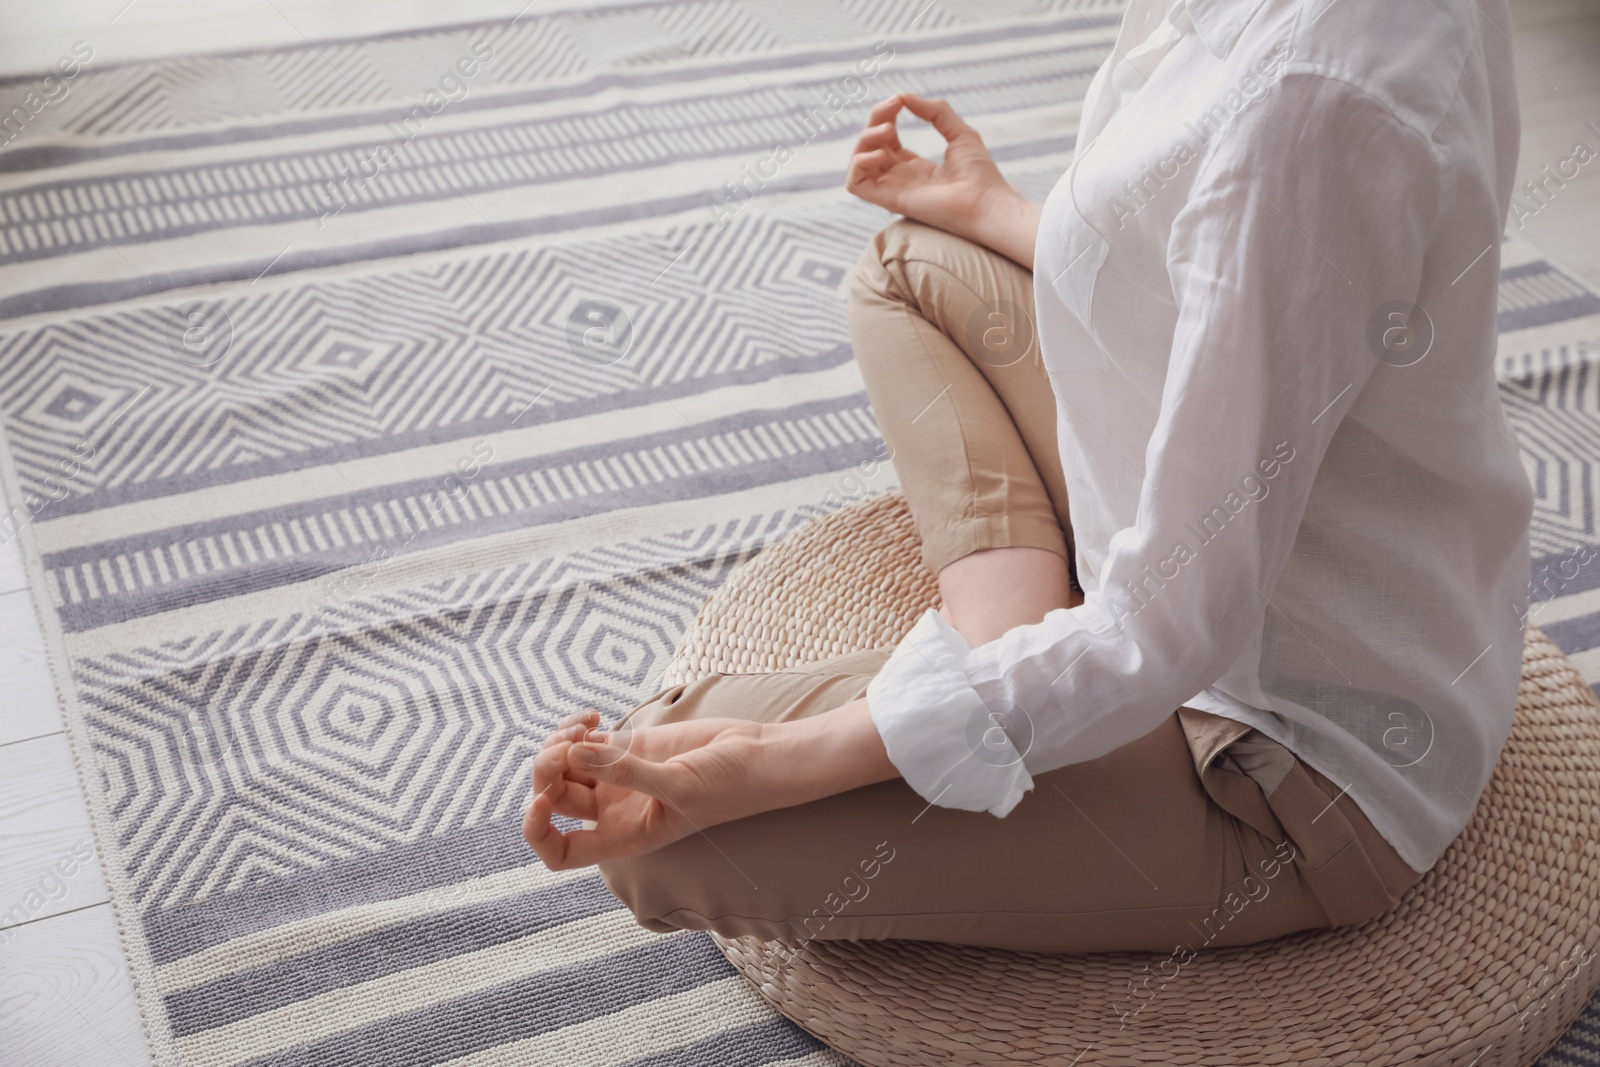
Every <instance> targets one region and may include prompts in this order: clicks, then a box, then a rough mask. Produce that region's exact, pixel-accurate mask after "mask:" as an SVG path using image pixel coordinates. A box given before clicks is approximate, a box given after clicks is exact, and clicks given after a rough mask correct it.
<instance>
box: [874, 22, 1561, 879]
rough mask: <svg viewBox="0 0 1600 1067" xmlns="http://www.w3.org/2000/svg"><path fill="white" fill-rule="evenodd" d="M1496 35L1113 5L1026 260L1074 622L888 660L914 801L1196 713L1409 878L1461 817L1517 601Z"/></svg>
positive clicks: (896, 746) (1510, 118)
mask: <svg viewBox="0 0 1600 1067" xmlns="http://www.w3.org/2000/svg"><path fill="white" fill-rule="evenodd" d="M1509 30H1510V20H1509V17H1508V13H1507V10H1506V6H1505V3H1504V0H1172V2H1170V3H1169V2H1166V0H1133V3H1132V5H1131V6H1130V7H1129V8H1128V10H1127V12H1126V14H1125V15H1124V18H1123V22H1122V25H1121V28H1120V30H1119V33H1118V37H1117V44H1116V47H1115V49H1114V50H1113V52H1112V54H1111V56H1110V57H1109V58H1108V59H1107V60H1106V62H1105V64H1104V65H1102V66H1101V68H1100V69H1099V71H1098V72H1097V73H1096V75H1095V77H1094V79H1093V81H1092V83H1091V84H1090V87H1089V90H1088V93H1087V96H1086V98H1085V101H1084V108H1083V122H1082V125H1081V129H1080V132H1079V145H1080V147H1079V150H1078V152H1077V154H1076V156H1075V158H1074V160H1073V163H1072V166H1071V167H1070V168H1069V169H1068V171H1067V173H1066V174H1065V175H1064V176H1063V177H1062V178H1061V180H1060V181H1059V183H1058V184H1057V185H1056V187H1055V188H1054V190H1053V191H1052V192H1051V194H1050V196H1049V199H1048V200H1047V201H1046V203H1045V205H1044V208H1043V218H1042V221H1041V225H1040V228H1039V236H1038V243H1037V246H1036V260H1035V264H1034V291H1035V299H1036V310H1037V315H1038V319H1039V321H1038V324H1037V327H1038V328H1037V331H1036V336H1038V338H1039V341H1040V345H1041V352H1042V357H1043V360H1044V364H1045V367H1046V369H1047V370H1048V373H1049V377H1050V381H1051V385H1052V387H1053V388H1054V390H1055V393H1056V401H1057V402H1056V407H1057V419H1058V422H1057V433H1058V441H1059V444H1060V448H1061V456H1062V463H1063V467H1064V469H1065V473H1066V482H1067V491H1068V500H1069V502H1070V509H1071V519H1072V524H1073V530H1074V534H1075V539H1076V544H1075V548H1076V553H1077V566H1078V574H1079V577H1080V580H1081V582H1082V585H1083V588H1084V591H1085V601H1084V603H1083V604H1082V605H1080V606H1078V607H1075V608H1071V609H1066V608H1063V609H1058V610H1055V611H1052V612H1050V613H1049V614H1048V615H1046V616H1045V618H1044V619H1043V620H1042V621H1041V622H1039V623H1037V624H1034V625H1028V626H1020V627H1016V628H1014V629H1012V630H1010V631H1009V632H1007V633H1006V634H1004V635H1003V636H1002V637H1000V638H998V639H996V640H994V641H991V642H989V643H987V644H984V645H981V646H979V647H976V648H973V647H969V646H968V645H967V643H966V642H965V641H964V640H963V639H962V637H961V635H960V634H959V633H957V632H956V631H955V630H954V629H953V628H952V627H951V626H949V625H948V624H947V623H945V622H944V620H943V619H942V618H941V617H940V616H939V615H938V614H937V613H936V612H934V611H931V610H930V611H928V612H927V613H926V614H925V615H923V616H922V618H921V619H919V620H918V622H917V624H916V626H915V627H914V628H913V629H912V630H911V632H910V633H909V634H907V635H906V637H905V638H904V639H903V640H902V641H901V642H900V643H899V645H898V646H897V647H896V648H895V650H894V653H893V655H892V656H891V657H890V659H889V661H888V662H887V664H886V665H885V666H884V668H883V669H882V671H880V673H879V674H878V675H877V676H876V677H875V678H874V679H873V680H872V682H871V684H870V685H869V687H868V690H867V702H868V706H869V708H870V711H871V714H872V719H873V722H874V723H875V724H876V725H877V727H878V730H879V732H880V734H881V735H882V737H883V740H884V744H885V746H886V748H887V750H888V754H889V758H890V759H891V760H892V761H893V762H894V764H895V766H896V767H897V768H898V769H899V771H900V773H901V774H902V775H903V776H904V777H905V779H906V781H907V782H908V783H909V784H910V785H911V787H912V788H913V789H915V790H916V791H917V792H918V793H919V794H921V795H922V796H923V798H924V799H926V800H927V801H928V802H929V803H930V804H939V805H943V806H946V807H954V808H963V809H967V810H973V811H989V812H991V813H992V814H994V815H997V816H1004V815H1005V814H1006V813H1008V812H1009V811H1010V810H1011V809H1012V807H1013V806H1015V805H1016V803H1017V802H1018V801H1019V800H1020V799H1021V797H1022V795H1023V794H1024V793H1025V792H1026V791H1027V790H1029V789H1031V788H1033V778H1032V776H1033V775H1036V774H1040V773H1042V772H1044V771H1048V770H1053V769H1055V768H1058V767H1062V766H1065V765H1067V764H1071V763H1077V762H1081V761H1084V760H1091V759H1095V758H1097V757H1100V756H1103V755H1105V754H1106V753H1108V752H1110V751H1112V750H1113V749H1115V748H1117V747H1119V746H1121V745H1124V744H1127V743H1129V742H1131V741H1134V740H1136V739H1138V738H1140V737H1142V736H1143V735H1145V734H1147V733H1149V732H1150V731H1151V730H1153V729H1154V728H1155V727H1157V726H1158V725H1160V723H1161V722H1162V721H1163V720H1164V719H1165V718H1166V717H1167V716H1169V715H1171V714H1172V713H1173V711H1174V709H1175V708H1176V707H1178V706H1179V705H1181V704H1188V705H1190V706H1193V707H1197V708H1201V709H1203V710H1206V711H1210V712H1213V713H1215V714H1217V715H1222V716H1225V717H1228V718H1231V719H1235V720H1238V721H1241V722H1245V723H1248V724H1250V725H1251V726H1254V727H1255V728H1256V729H1258V730H1260V731H1261V732H1262V733H1264V734H1266V735H1267V736H1268V737H1269V738H1271V739H1273V740H1275V741H1277V742H1279V743H1281V744H1283V745H1285V746H1287V747H1288V748H1289V749H1290V750H1291V751H1292V752H1294V753H1295V754H1296V755H1297V756H1299V757H1300V758H1301V759H1302V760H1304V761H1305V762H1306V763H1307V764H1309V765H1311V766H1313V767H1315V768H1316V769H1318V770H1320V771H1321V772H1323V773H1324V774H1326V775H1328V777H1329V778H1331V779H1332V780H1333V781H1334V782H1336V783H1337V784H1338V785H1339V786H1340V787H1342V788H1345V789H1347V790H1348V792H1349V795H1350V796H1351V798H1352V799H1353V800H1354V801H1355V802H1356V803H1357V804H1359V805H1360V807H1361V809H1362V810H1363V811H1364V812H1366V814H1367V816H1368V817H1369V818H1370V819H1371V820H1372V822H1373V824H1374V825H1375V827H1376V828H1377V829H1378V831H1379V832H1380V833H1382V834H1383V836H1384V837H1385V839H1386V840H1388V841H1389V842H1390V843H1392V844H1393V845H1394V847H1395V848H1396V850H1397V851H1398V852H1399V854H1400V855H1401V857H1402V858H1403V859H1404V860H1405V861H1406V862H1407V863H1408V864H1409V865H1410V866H1411V867H1413V868H1414V869H1416V870H1419V871H1425V870H1427V869H1429V868H1430V867H1431V866H1432V865H1433V864H1434V862H1435V861H1436V860H1437V859H1438V857H1439V856H1440V855H1441V854H1442V853H1443V851H1444V849H1445V847H1446V846H1447V845H1448V844H1449V843H1450V841H1451V840H1452V839H1453V838H1454V837H1455V836H1456V835H1457V834H1458V833H1459V832H1460V830H1461V829H1462V827H1463V826H1465V825H1466V822H1467V820H1468V818H1469V817H1470V815H1471V812H1472V809H1473V807H1474V804H1475V802H1476V799H1477V797H1478V795H1479V794H1480V792H1481V791H1482V789H1483V787H1484V785H1485V784H1486V783H1487V781H1488V778H1489V774H1490V772H1491V770H1492V769H1493V766H1494V763H1495V761H1496V759H1497V758H1498V755H1499V753H1500V749H1501V747H1502V745H1503V744H1504V742H1505V739H1506V737H1507V734H1508V733H1509V730H1510V725H1511V718H1512V711H1513V708H1514V706H1515V702H1516V695H1517V688H1518V681H1519V677H1520V666H1521V657H1522V641H1523V631H1524V625H1525V620H1526V618H1527V603H1528V588H1529V585H1528V577H1529V573H1528V570H1529V556H1528V521H1529V518H1530V515H1531V511H1532V491H1531V488H1530V485H1529V481H1528V477H1527V474H1526V473H1525V471H1524V469H1523V466H1522V463H1521V460H1520V457H1519V454H1518V450H1517V447H1516V445H1515V444H1514V442H1513V439H1512V435H1511V429H1510V427H1509V426H1508V424H1507V422H1506V419H1505V416H1504V414H1503V412H1502V410H1501V406H1500V400H1499V395H1498V392H1497V388H1496V381H1495V375H1494V354H1495V312H1496V296H1497V284H1498V275H1499V252H1500V242H1501V234H1502V232H1503V230H1504V225H1505V221H1506V212H1507V208H1508V205H1509V201H1510V196H1511V185H1512V178H1513V169H1514V165H1515V161H1516V156H1517V144H1518V136H1519V126H1518V111H1517V102H1516V98H1515V90H1514V86H1513V81H1512V69H1511V62H1510V58H1511V53H1510V45H1509V42H1508V40H1507V37H1506V34H1507V33H1508V32H1509Z"/></svg>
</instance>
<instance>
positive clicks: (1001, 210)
mask: <svg viewBox="0 0 1600 1067" xmlns="http://www.w3.org/2000/svg"><path fill="white" fill-rule="evenodd" d="M963 236H965V237H967V238H969V239H970V240H973V241H976V242H978V243H979V244H981V245H984V246H986V247H988V248H992V249H993V250H994V251H996V252H999V253H1000V254H1001V255H1002V256H1005V257H1006V258H1007V259H1010V260H1013V261H1015V262H1017V263H1020V264H1021V265H1022V266H1024V267H1027V268H1028V269H1029V270H1032V269H1033V246H1034V244H1035V242H1036V241H1037V240H1038V238H1039V205H1038V204H1035V203H1034V202H1033V201H1031V200H1029V199H1028V198H1027V197H1025V196H1023V195H1022V192H1021V191H1020V190H1019V189H1017V187H1016V186H1014V185H1012V184H1010V183H1009V182H1003V183H1001V184H999V185H995V186H991V187H990V188H989V189H987V190H985V191H984V194H983V195H982V196H981V197H980V198H979V200H978V205H977V210H976V211H975V212H974V213H973V223H972V232H971V233H969V234H964V235H963Z"/></svg>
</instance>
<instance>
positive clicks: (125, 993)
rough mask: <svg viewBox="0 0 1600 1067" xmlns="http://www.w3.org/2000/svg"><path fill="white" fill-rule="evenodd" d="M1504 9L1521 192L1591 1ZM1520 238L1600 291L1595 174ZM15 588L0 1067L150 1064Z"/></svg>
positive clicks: (47, 48) (1588, 98)
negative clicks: (1512, 56) (1512, 50)
mask: <svg viewBox="0 0 1600 1067" xmlns="http://www.w3.org/2000/svg"><path fill="white" fill-rule="evenodd" d="M907 2H921V0H907ZM525 4H526V0H453V2H452V3H451V4H450V5H448V7H445V6H442V5H435V4H426V3H423V2H421V0H405V2H397V0H346V2H343V3H337V4H336V3H328V2H325V0H277V2H274V0H226V2H220V0H132V2H131V3H130V2H129V0H54V2H53V3H52V4H50V5H41V4H38V3H37V2H35V0H0V26H4V27H6V28H7V32H6V33H5V34H4V35H0V76H3V75H5V74H10V73H18V72H27V71H32V70H37V69H42V68H44V67H46V66H49V65H50V64H52V63H54V62H55V60H56V58H57V57H58V56H60V55H62V54H64V53H65V52H66V50H67V49H68V48H70V46H71V44H72V42H74V41H76V40H80V39H82V40H88V41H91V42H92V43H93V45H94V48H95V53H96V56H97V57H99V58H101V59H102V60H103V61H104V62H107V63H110V62H115V61H120V60H127V59H135V58H144V57H149V56H157V55H169V54H175V53H181V52H193V51H211V50H218V49H234V48H244V47H250V46H257V45H272V44H286V43H293V42H294V41H297V40H300V39H302V35H304V36H305V37H310V38H313V39H320V38H324V37H331V36H347V35H359V34H364V33H375V32H383V31H389V30H396V29H406V28H415V27H420V26H426V25H439V24H447V23H453V22H461V21H467V20H471V19H476V18H489V17H495V16H497V15H501V16H510V15H514V14H516V13H517V12H518V11H520V10H521V9H522V8H523V7H524V6H525ZM1513 10H1514V11H1515V12H1516V17H1517V30H1516V39H1515V40H1516V45H1517V48H1518V50H1519V54H1520V59H1519V65H1518V79H1519V82H1518V84H1519V86H1520V89H1521V92H1522V101H1523V130H1522V142H1523V146H1522V162H1521V166H1520V168H1519V178H1529V177H1533V176H1534V175H1537V174H1538V173H1539V171H1540V168H1541V167H1543V166H1544V165H1546V164H1551V165H1552V166H1553V165H1554V164H1555V163H1556V162H1557V161H1559V160H1561V159H1563V158H1565V157H1566V156H1568V155H1569V154H1570V152H1571V149H1572V146H1573V144H1574V142H1575V141H1577V140H1578V139H1580V138H1582V139H1584V140H1586V141H1587V142H1588V143H1589V144H1591V145H1594V144H1595V143H1596V141H1597V139H1600V138H1597V135H1596V133H1595V131H1594V130H1592V129H1591V130H1587V131H1586V130H1585V128H1584V124H1585V123H1586V122H1589V121H1594V122H1595V123H1596V124H1597V125H1600V0H1513ZM441 12H442V13H441ZM1521 232H1522V234H1523V235H1524V236H1525V237H1527V238H1528V239H1529V240H1530V241H1531V242H1533V244H1535V245H1536V246H1537V247H1539V248H1540V249H1541V250H1543V251H1545V252H1546V253H1548V254H1549V255H1550V256H1551V257H1552V258H1554V259H1556V260H1558V261H1560V262H1562V263H1563V264H1565V265H1566V266H1567V267H1569V268H1570V269H1572V270H1574V271H1575V272H1576V273H1578V274H1579V275H1581V276H1582V277H1584V278H1585V279H1586V280H1587V281H1588V282H1589V284H1590V285H1592V286H1594V287H1595V288H1597V289H1600V165H1595V164H1591V165H1589V166H1587V167H1585V168H1584V169H1583V170H1582V171H1581V173H1580V176H1579V177H1578V178H1576V179H1575V180H1573V181H1571V182H1569V183H1568V184H1567V186H1566V187H1565V188H1562V189H1559V190H1557V191H1556V193H1555V195H1553V196H1552V197H1551V198H1550V202H1549V204H1548V206H1546V207H1543V208H1542V209H1541V210H1540V211H1539V212H1538V214H1537V215H1535V216H1533V217H1532V218H1531V219H1529V220H1528V221H1527V224H1526V226H1525V228H1524V229H1523V230H1522V231H1521ZM24 585H25V583H24V581H23V574H22V568H21V561H20V559H19V558H18V556H17V549H16V546H15V544H8V545H3V546H0V915H4V914H5V913H6V912H8V911H10V910H11V909H12V908H13V907H18V908H21V909H22V911H23V912H24V913H25V914H26V916H27V917H26V919H25V920H24V921H22V922H21V923H20V924H19V925H17V926H15V927H13V928H10V929H5V930H0V1067H24V1065H26V1067H57V1065H60V1067H102V1065H105V1067H140V1065H143V1064H146V1063H149V1062H150V1057H149V1052H148V1049H147V1046H146V1043H145V1039H144V1034H143V1031H142V1029H141V1026H140V1022H139V1015H138V1012H137V1010H136V1008H135V1005H134V999H133V987H132V985H131V983H130V981H129V978H128V971H127V967H126V965H125V964H124V962H123V959H122V953H121V949H120V948H119V946H118V941H117V933H116V928H115V925H114V922H113V919H112V915H111V906H110V904H109V903H108V902H107V895H106V887H105V883H104V881H103V880H102V879H101V876H100V871H99V868H98V866H97V865H96V864H95V863H94V862H92V861H91V862H89V863H87V864H81V863H77V862H76V861H77V857H78V856H80V855H83V854H84V853H85V852H86V851H87V846H88V844H89V843H90V842H91V837H90V833H89V816H88V812H87V810H86V809H85V807H84V802H83V794H82V791H81V788H80V786H79V784H78V777H77V773H76V771H75V770H74V768H73V765H72V758H71V755H70V753H69V751H68V747H67V740H66V736H65V734H64V733H63V732H62V721H61V713H60V711H59V710H58V707H57V703H56V697H55V694H54V691H53V689H52V686H51V682H50V678H49V675H48V672H47V671H46V669H45V664H44V651H43V639H42V637H41V635H40V633H39V628H38V623H37V622H36V620H35V616H34V611H33V606H32V604H31V602H30V601H29V599H28V598H29V595H30V594H29V593H28V591H27V590H26V589H25V588H24ZM1589 681H1591V682H1596V681H1600V678H1590V679H1589ZM63 869H70V870H72V872H73V873H71V874H70V875H62V874H60V873H59V872H60V871H61V870H63ZM5 921H7V920H4V919H0V922H5Z"/></svg>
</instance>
